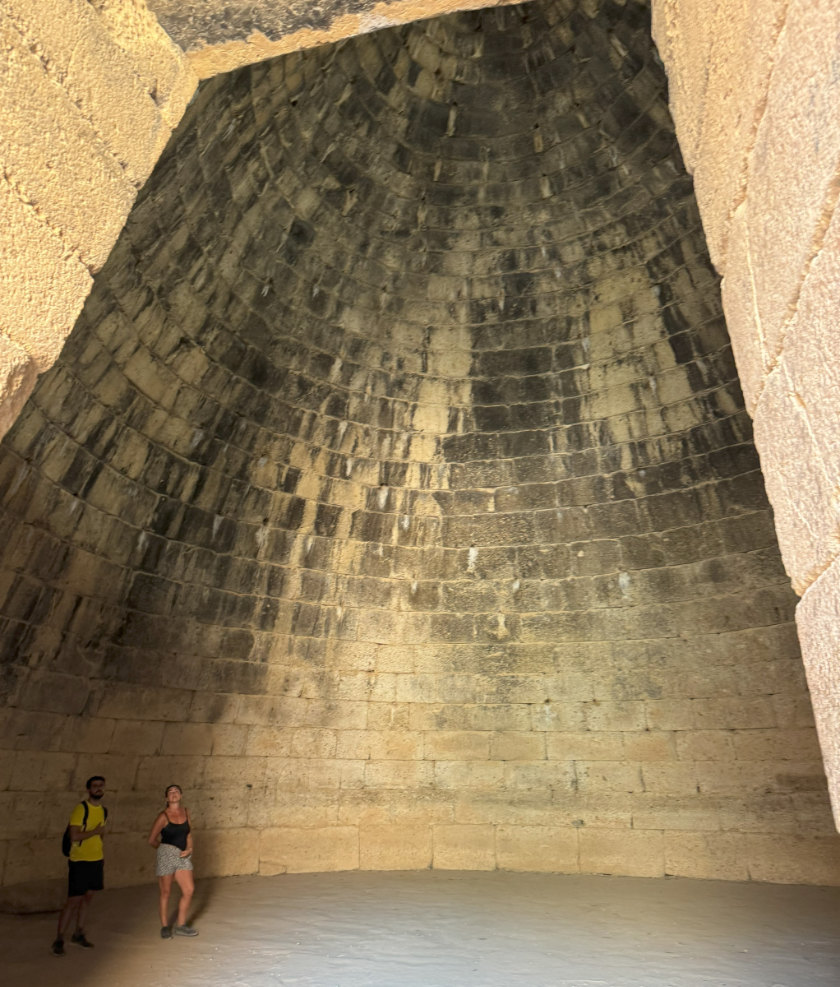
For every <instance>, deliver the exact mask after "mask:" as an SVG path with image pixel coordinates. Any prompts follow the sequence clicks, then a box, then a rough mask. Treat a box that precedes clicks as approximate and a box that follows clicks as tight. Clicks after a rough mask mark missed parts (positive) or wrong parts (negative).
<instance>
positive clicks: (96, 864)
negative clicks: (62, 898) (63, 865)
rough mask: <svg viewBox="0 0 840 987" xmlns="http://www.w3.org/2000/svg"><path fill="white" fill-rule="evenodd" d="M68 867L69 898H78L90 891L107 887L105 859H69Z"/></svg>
mask: <svg viewBox="0 0 840 987" xmlns="http://www.w3.org/2000/svg"><path fill="white" fill-rule="evenodd" d="M67 867H68V870H67V897H68V898H77V897H79V895H83V894H87V892H88V891H101V890H102V889H103V888H104V887H105V861H104V860H68V861H67Z"/></svg>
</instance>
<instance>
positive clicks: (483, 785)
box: [435, 761, 505, 791]
mask: <svg viewBox="0 0 840 987" xmlns="http://www.w3.org/2000/svg"><path fill="white" fill-rule="evenodd" d="M504 777H505V775H504V770H503V762H501V761H436V762H435V785H436V786H437V787H438V788H442V789H455V790H456V791H466V790H468V789H475V788H478V789H483V790H490V791H492V790H493V789H497V788H498V787H499V785H501V784H502V781H503V779H504Z"/></svg>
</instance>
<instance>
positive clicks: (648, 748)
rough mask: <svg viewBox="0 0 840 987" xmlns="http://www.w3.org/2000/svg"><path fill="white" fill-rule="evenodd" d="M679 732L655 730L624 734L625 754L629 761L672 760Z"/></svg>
mask: <svg viewBox="0 0 840 987" xmlns="http://www.w3.org/2000/svg"><path fill="white" fill-rule="evenodd" d="M678 736H679V734H675V733H672V732H671V731H664V730H654V731H647V732H645V733H625V734H624V756H625V757H626V758H627V760H628V761H672V760H674V756H675V752H676V743H675V738H677V737H678Z"/></svg>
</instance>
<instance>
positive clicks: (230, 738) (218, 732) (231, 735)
mask: <svg viewBox="0 0 840 987" xmlns="http://www.w3.org/2000/svg"><path fill="white" fill-rule="evenodd" d="M248 739H249V730H248V727H246V726H244V725H243V724H238V723H212V724H211V725H210V753H211V754H213V755H220V756H223V757H238V756H240V755H242V754H245V752H246V745H247V743H248Z"/></svg>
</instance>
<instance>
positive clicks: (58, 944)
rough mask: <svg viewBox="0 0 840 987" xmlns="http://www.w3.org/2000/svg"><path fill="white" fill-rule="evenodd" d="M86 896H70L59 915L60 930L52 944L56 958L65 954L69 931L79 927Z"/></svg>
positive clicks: (58, 929)
mask: <svg viewBox="0 0 840 987" xmlns="http://www.w3.org/2000/svg"><path fill="white" fill-rule="evenodd" d="M82 898H84V895H70V896H68V898H67V901H66V902H65V903H64V907H63V908H62V909H61V911H60V912H59V913H58V928H57V929H56V931H55V942H53V944H52V951H53V952H54V953H55V955H56V956H61V955H62V954H63V953H64V937H65V935H66V934H67V930H68V929H69V928H70V927H71V926H72V925H74V923H75V925H76V926H78V917H77V916H78V914H79V906H80V904H81V902H82Z"/></svg>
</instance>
